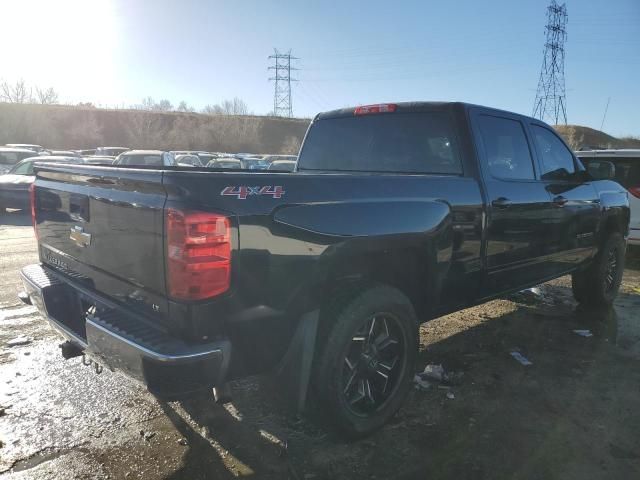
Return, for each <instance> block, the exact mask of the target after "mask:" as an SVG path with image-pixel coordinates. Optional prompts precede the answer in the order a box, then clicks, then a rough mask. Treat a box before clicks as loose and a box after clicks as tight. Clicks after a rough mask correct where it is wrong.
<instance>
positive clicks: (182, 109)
mask: <svg viewBox="0 0 640 480" xmlns="http://www.w3.org/2000/svg"><path fill="white" fill-rule="evenodd" d="M205 108H206V107H205ZM194 111H195V110H194V108H193V107H190V106H189V105H187V102H185V101H184V100H182V101H181V102H180V104H179V105H178V112H194Z"/></svg>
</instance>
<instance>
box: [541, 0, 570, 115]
mask: <svg viewBox="0 0 640 480" xmlns="http://www.w3.org/2000/svg"><path fill="white" fill-rule="evenodd" d="M567 18H568V17H567V6H566V5H565V4H564V3H563V4H562V5H558V4H557V3H556V0H551V4H550V5H549V6H548V7H547V26H546V27H545V30H546V35H547V39H546V42H545V44H544V58H543V60H542V69H541V70H540V79H539V80H538V91H537V92H536V100H535V102H534V105H533V116H534V117H536V118H538V119H540V120H543V121H544V120H546V121H548V123H551V124H553V125H558V124H559V123H560V122H562V123H564V124H565V125H566V124H567V97H566V93H565V89H564V43H565V42H566V41H567Z"/></svg>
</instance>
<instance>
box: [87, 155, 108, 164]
mask: <svg viewBox="0 0 640 480" xmlns="http://www.w3.org/2000/svg"><path fill="white" fill-rule="evenodd" d="M82 158H84V162H85V163H88V164H91V165H112V164H113V162H114V160H115V159H116V158H115V157H107V156H105V155H102V156H99V155H91V156H88V157H82Z"/></svg>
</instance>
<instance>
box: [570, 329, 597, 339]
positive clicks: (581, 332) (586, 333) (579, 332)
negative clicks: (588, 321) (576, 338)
mask: <svg viewBox="0 0 640 480" xmlns="http://www.w3.org/2000/svg"><path fill="white" fill-rule="evenodd" d="M573 333H575V334H576V335H580V336H581V337H587V338H588V337H593V333H591V330H574V331H573Z"/></svg>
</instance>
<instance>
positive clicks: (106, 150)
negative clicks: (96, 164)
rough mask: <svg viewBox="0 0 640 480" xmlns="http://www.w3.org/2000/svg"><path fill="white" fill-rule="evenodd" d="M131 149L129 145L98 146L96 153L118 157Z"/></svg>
mask: <svg viewBox="0 0 640 480" xmlns="http://www.w3.org/2000/svg"><path fill="white" fill-rule="evenodd" d="M129 150H130V149H129V148H127V147H98V148H96V150H95V152H93V154H94V155H100V156H107V157H117V156H118V155H120V154H121V153H124V152H127V151H129Z"/></svg>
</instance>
